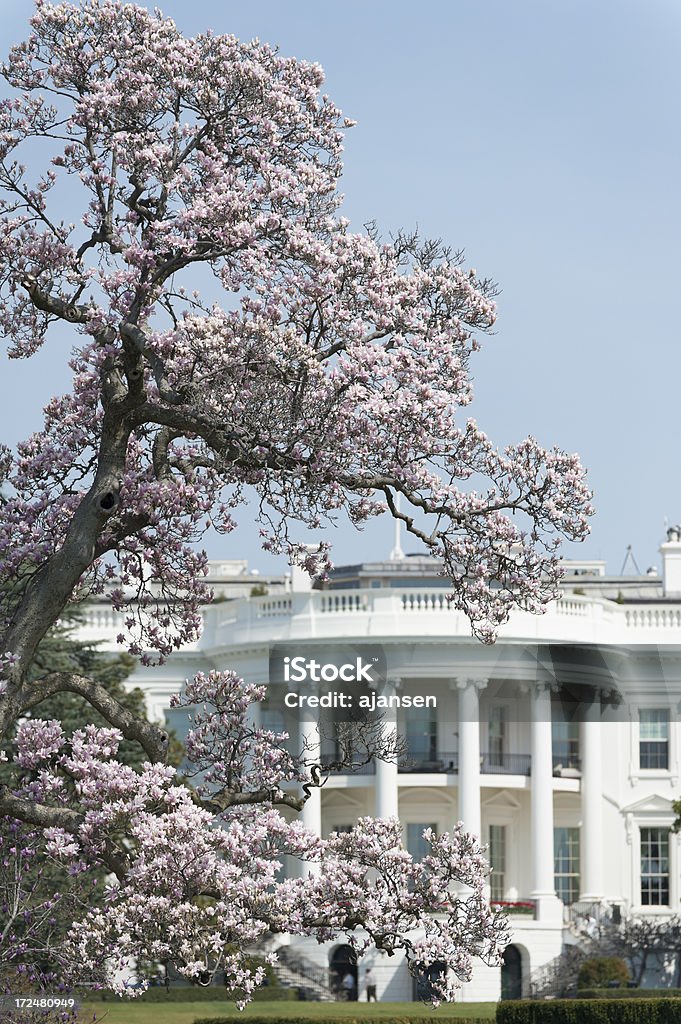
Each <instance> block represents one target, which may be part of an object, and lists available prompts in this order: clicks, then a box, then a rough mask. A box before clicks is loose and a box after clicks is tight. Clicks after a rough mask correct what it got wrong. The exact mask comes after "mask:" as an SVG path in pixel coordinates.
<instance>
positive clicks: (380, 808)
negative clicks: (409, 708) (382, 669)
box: [374, 679, 400, 818]
mask: <svg viewBox="0 0 681 1024" xmlns="http://www.w3.org/2000/svg"><path fill="white" fill-rule="evenodd" d="M399 682H400V681H399V679H395V680H393V679H388V680H386V682H385V683H384V684H383V686H382V688H381V690H380V693H381V694H382V695H383V696H385V697H392V696H394V694H395V689H396V687H397V685H399ZM396 729H397V710H396V709H395V708H386V709H385V711H384V712H383V733H384V734H385V735H389V734H391V733H392V734H394V733H395V730H396ZM374 764H375V766H376V791H375V810H376V817H377V818H397V817H399V814H398V807H399V791H398V785H399V779H398V774H397V761H396V760H393V761H379V760H378V759H376V760H375V761H374Z"/></svg>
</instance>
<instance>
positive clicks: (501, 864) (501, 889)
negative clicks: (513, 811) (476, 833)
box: [487, 825, 506, 901]
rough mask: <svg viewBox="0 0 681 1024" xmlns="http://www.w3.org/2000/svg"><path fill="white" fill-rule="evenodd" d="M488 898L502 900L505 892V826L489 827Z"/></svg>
mask: <svg viewBox="0 0 681 1024" xmlns="http://www.w3.org/2000/svg"><path fill="white" fill-rule="evenodd" d="M487 852H488V856H489V866H490V867H491V869H492V871H491V874H490V878H489V885H490V899H491V900H492V901H496V900H503V898H504V893H505V892H506V826H505V825H490V827H489V850H488V851H487Z"/></svg>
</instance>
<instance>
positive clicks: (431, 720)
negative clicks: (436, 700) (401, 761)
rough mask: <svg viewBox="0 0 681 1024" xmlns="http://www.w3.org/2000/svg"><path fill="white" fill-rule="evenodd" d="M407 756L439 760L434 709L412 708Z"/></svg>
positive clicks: (408, 720)
mask: <svg viewBox="0 0 681 1024" xmlns="http://www.w3.org/2000/svg"><path fill="white" fill-rule="evenodd" d="M407 755H408V756H409V757H416V758H422V759H423V760H425V761H435V760H436V759H437V721H436V718H435V709H434V708H412V709H411V710H410V712H409V717H408V718H407Z"/></svg>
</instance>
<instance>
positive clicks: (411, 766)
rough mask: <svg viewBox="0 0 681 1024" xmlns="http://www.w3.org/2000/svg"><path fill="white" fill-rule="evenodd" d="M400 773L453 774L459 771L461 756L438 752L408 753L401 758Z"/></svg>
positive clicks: (398, 766) (399, 763) (398, 767)
mask: <svg viewBox="0 0 681 1024" xmlns="http://www.w3.org/2000/svg"><path fill="white" fill-rule="evenodd" d="M397 770H398V771H399V772H437V773H438V774H441V773H442V772H453V773H457V772H458V771H459V755H458V754H457V753H446V752H445V751H440V750H438V751H437V753H435V752H433V754H410V753H409V752H407V753H406V754H403V755H402V757H401V758H400V760H399V762H398V765H397Z"/></svg>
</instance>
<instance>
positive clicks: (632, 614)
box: [624, 605, 681, 629]
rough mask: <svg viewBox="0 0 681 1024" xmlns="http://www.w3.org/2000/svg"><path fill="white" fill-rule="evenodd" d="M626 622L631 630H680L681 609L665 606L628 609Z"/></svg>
mask: <svg viewBox="0 0 681 1024" xmlns="http://www.w3.org/2000/svg"><path fill="white" fill-rule="evenodd" d="M624 621H625V622H626V624H627V626H628V627H629V628H630V629H678V628H679V627H680V626H681V608H669V607H667V606H665V605H661V606H658V607H657V608H656V607H655V606H654V605H653V606H650V605H648V606H643V607H641V606H639V607H638V608H626V609H625V611H624Z"/></svg>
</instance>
